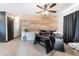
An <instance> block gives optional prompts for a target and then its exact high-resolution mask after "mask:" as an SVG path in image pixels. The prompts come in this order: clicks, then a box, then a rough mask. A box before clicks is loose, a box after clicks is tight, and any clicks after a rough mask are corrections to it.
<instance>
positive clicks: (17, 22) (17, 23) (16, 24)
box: [14, 17, 20, 38]
mask: <svg viewBox="0 0 79 59" xmlns="http://www.w3.org/2000/svg"><path fill="white" fill-rule="evenodd" d="M19 35H20V19H19V18H18V17H15V20H14V38H15V37H17V36H19Z"/></svg>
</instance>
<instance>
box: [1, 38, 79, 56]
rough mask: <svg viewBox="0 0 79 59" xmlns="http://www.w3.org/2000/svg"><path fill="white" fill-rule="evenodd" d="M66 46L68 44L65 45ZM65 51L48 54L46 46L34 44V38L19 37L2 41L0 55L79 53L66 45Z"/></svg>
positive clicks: (66, 54) (68, 54)
mask: <svg viewBox="0 0 79 59" xmlns="http://www.w3.org/2000/svg"><path fill="white" fill-rule="evenodd" d="M65 46H66V45H65ZM65 50H66V51H65V52H60V51H54V50H53V51H51V52H50V53H49V54H46V52H45V48H44V47H41V46H40V45H38V44H36V45H34V44H33V41H32V40H24V41H22V40H21V39H20V37H19V38H17V39H14V40H11V41H9V42H7V43H0V56H73V55H79V53H78V52H75V53H76V54H74V51H73V50H72V49H70V48H69V47H65Z"/></svg>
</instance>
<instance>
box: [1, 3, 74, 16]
mask: <svg viewBox="0 0 79 59" xmlns="http://www.w3.org/2000/svg"><path fill="white" fill-rule="evenodd" d="M36 5H37V4H34V3H0V11H6V12H8V13H12V14H14V15H17V16H28V15H41V14H36V13H35V12H37V11H40V9H39V8H37V7H36ZM38 5H40V6H43V5H44V4H38ZM72 5H74V3H57V5H56V6H55V7H53V8H52V9H53V10H56V11H57V13H50V14H49V15H59V14H60V13H62V12H63V11H65V10H66V9H67V8H69V7H70V6H72Z"/></svg>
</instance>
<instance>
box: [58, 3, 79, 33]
mask: <svg viewBox="0 0 79 59" xmlns="http://www.w3.org/2000/svg"><path fill="white" fill-rule="evenodd" d="M77 10H79V4H76V5H73V6H71V7H69V8H68V9H66V10H65V11H64V12H62V13H61V15H60V16H59V21H58V24H59V25H58V30H57V31H58V32H59V33H61V34H63V16H65V15H68V14H70V13H73V12H75V11H77Z"/></svg>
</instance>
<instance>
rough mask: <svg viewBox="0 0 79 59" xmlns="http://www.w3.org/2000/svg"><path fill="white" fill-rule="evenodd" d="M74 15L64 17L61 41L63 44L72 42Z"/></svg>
mask: <svg viewBox="0 0 79 59" xmlns="http://www.w3.org/2000/svg"><path fill="white" fill-rule="evenodd" d="M75 16H76V13H72V14H69V15H67V16H64V22H63V23H64V26H63V29H64V30H63V39H64V42H65V43H68V42H73V38H74V35H75V24H76V17H75Z"/></svg>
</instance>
